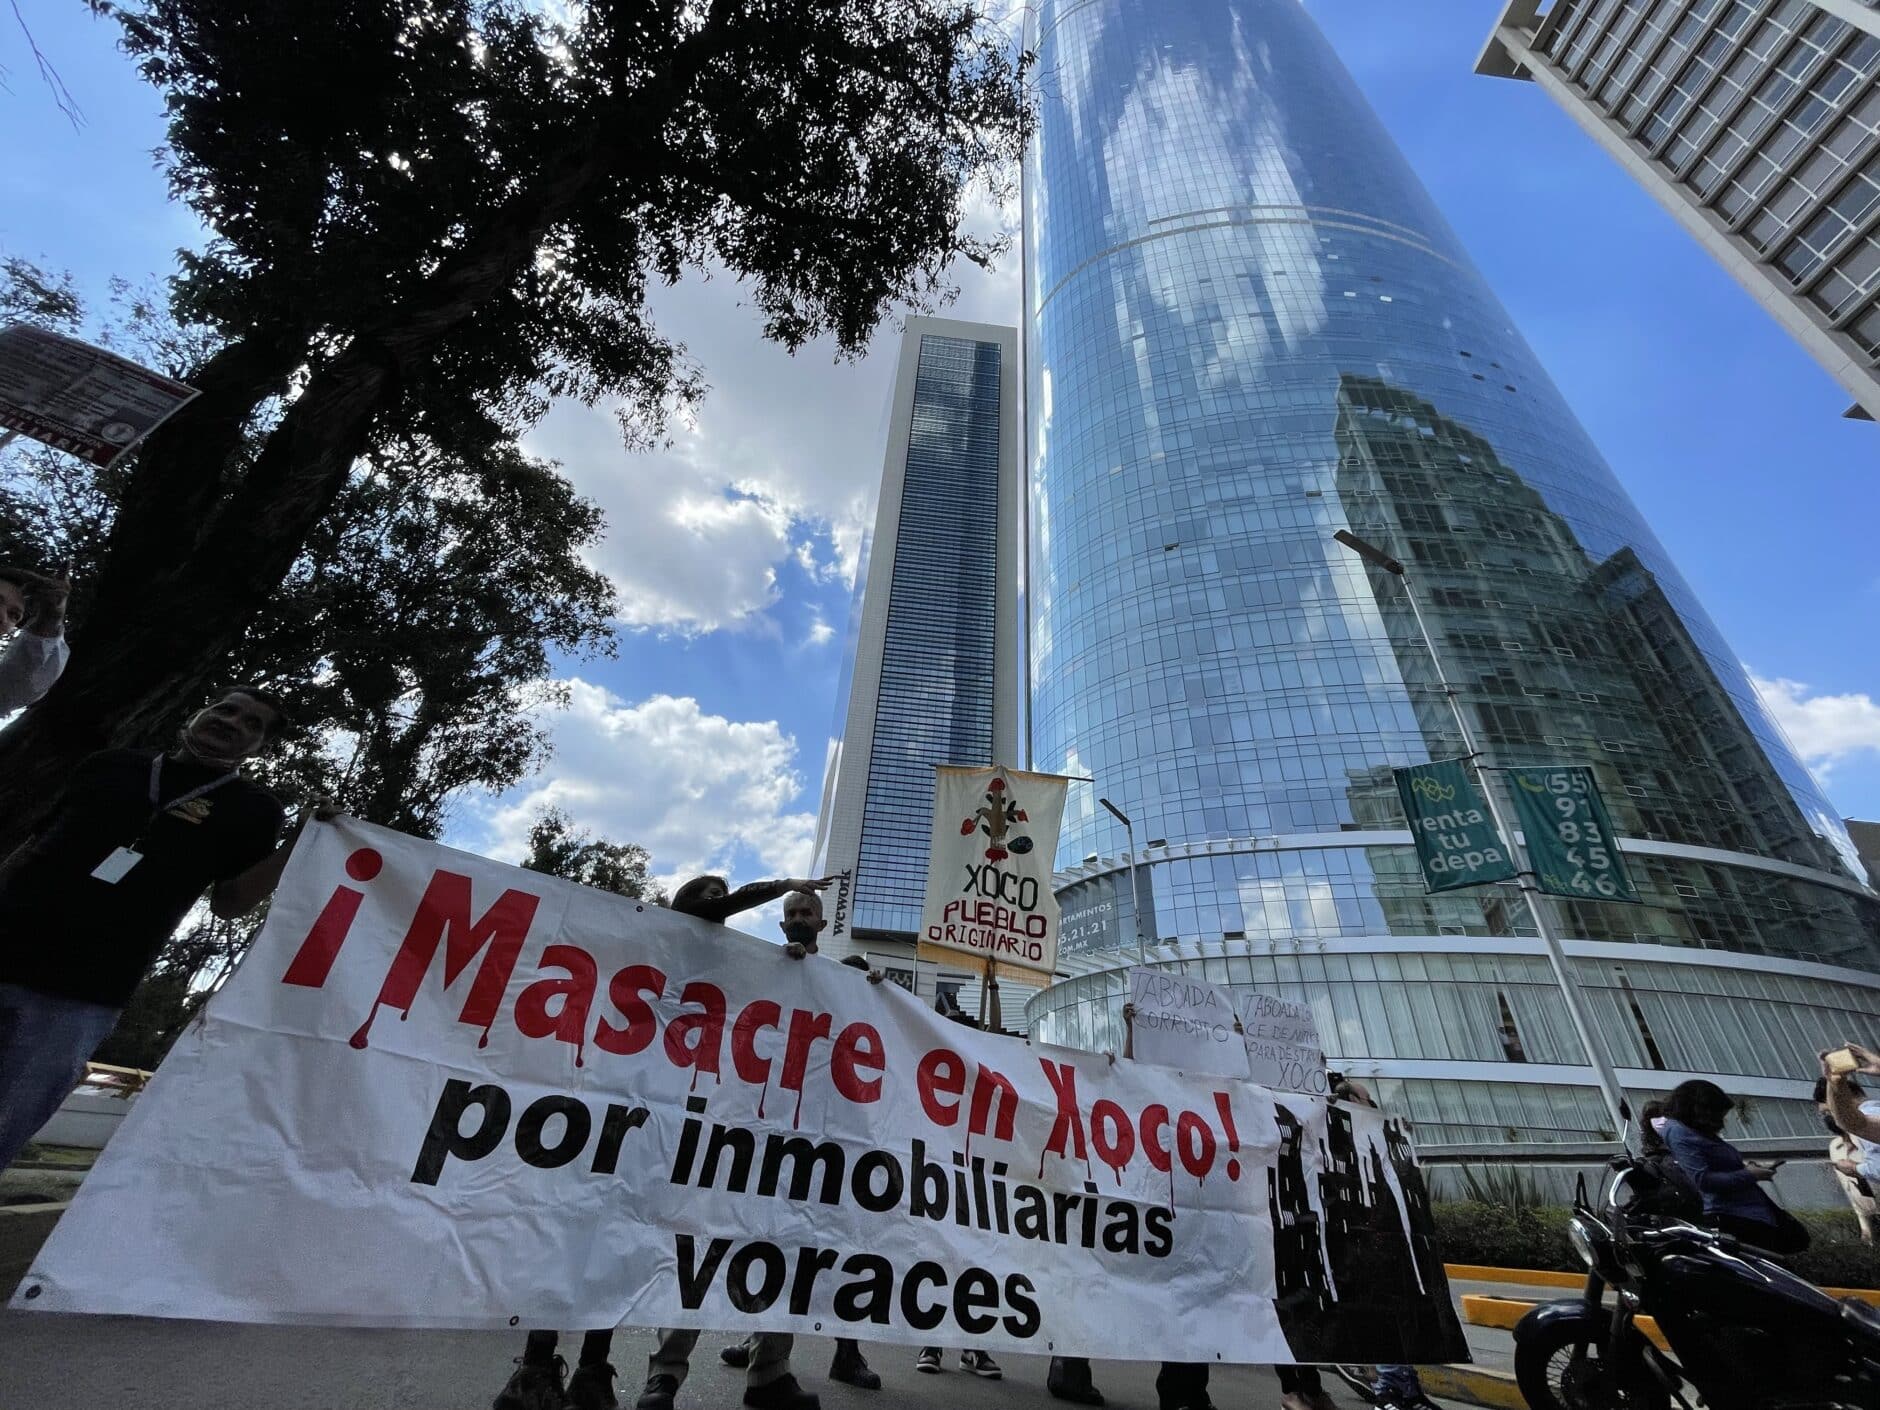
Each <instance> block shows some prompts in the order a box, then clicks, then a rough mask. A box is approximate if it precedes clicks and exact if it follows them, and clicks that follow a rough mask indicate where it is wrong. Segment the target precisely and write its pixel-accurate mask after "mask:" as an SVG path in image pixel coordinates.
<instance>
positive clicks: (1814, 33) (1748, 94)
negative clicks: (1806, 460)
mask: <svg viewBox="0 0 1880 1410" xmlns="http://www.w3.org/2000/svg"><path fill="white" fill-rule="evenodd" d="M1476 72H1478V73H1485V74H1490V75H1493V76H1496V77H1502V78H1525V79H1532V80H1533V81H1534V82H1535V83H1536V84H1537V85H1538V86H1539V87H1540V88H1541V89H1542V90H1543V91H1544V92H1545V93H1546V94H1547V96H1548V97H1550V98H1552V99H1553V100H1554V101H1555V102H1556V103H1559V104H1560V105H1561V106H1562V107H1563V108H1565V109H1566V110H1567V112H1568V113H1569V114H1570V115H1571V116H1572V117H1573V119H1574V121H1575V122H1577V123H1578V124H1579V125H1580V126H1581V127H1582V128H1583V129H1584V130H1585V131H1586V132H1587V134H1588V135H1589V136H1591V137H1592V138H1593V139H1594V140H1595V141H1596V142H1598V143H1599V144H1600V146H1602V147H1604V148H1605V149H1606V151H1607V152H1608V153H1610V154H1611V155H1612V156H1613V158H1614V159H1615V160H1617V161H1618V162H1619V164H1620V165H1621V166H1622V167H1624V168H1625V170H1626V172H1627V173H1628V174H1629V175H1630V176H1632V177H1633V178H1635V179H1636V180H1637V181H1638V182H1639V183H1640V184H1641V185H1642V186H1644V187H1645V188H1646V190H1648V191H1650V192H1651V193H1652V195H1653V196H1654V197H1655V198H1656V199H1657V200H1658V201H1659V202H1660V203H1661V204H1662V205H1663V206H1664V207H1665V208H1666V209H1667V210H1669V211H1670V212H1671V214H1672V215H1674V216H1675V217H1677V219H1678V220H1679V222H1680V223H1682V224H1683V225H1684V227H1685V228H1686V229H1687V230H1689V231H1690V232H1691V234H1692V235H1694V236H1695V237H1696V238H1697V240H1698V242H1699V243H1700V244H1701V245H1703V246H1704V248H1705V249H1707V250H1708V251H1709V252H1710V253H1711V254H1712V255H1713V256H1714V257H1715V258H1716V259H1717V260H1718V261H1719V262H1720V263H1721V264H1722V265H1723V266H1724V268H1725V269H1726V270H1728V271H1729V272H1730V273H1731V274H1732V275H1733V276H1734V277H1735V278H1737V279H1738V280H1740V281H1741V282H1742V284H1743V285H1744V287H1745V288H1747V289H1748V290H1749V291H1750V292H1751V293H1752V294H1754V295H1755V296H1756V298H1757V299H1758V300H1759V301H1761V303H1762V304H1763V305H1764V306H1765V307H1767V308H1768V309H1769V311H1770V312H1771V313H1772V314H1774V315H1775V317H1776V319H1777V320H1778V321H1779V322H1781V323H1782V324H1783V326H1784V327H1786V328H1787V329H1788V330H1789V332H1790V333H1791V334H1793V335H1794V336H1795V337H1796V339H1797V340H1798V341H1800V342H1801V344H1802V345H1803V346H1804V347H1805V348H1807V349H1808V351H1809V352H1810V353H1812V354H1813V355H1814V356H1815V357H1816V358H1817V359H1818V360H1819V361H1820V362H1821V364H1822V366H1823V367H1825V368H1826V369H1827V370H1828V371H1829V372H1830V373H1831V374H1833V376H1834V377H1835V378H1836V379H1837V380H1839V381H1840V383H1841V385H1842V386H1843V387H1845V388H1846V389H1847V390H1848V393H1849V394H1850V395H1851V396H1852V397H1853V398H1854V400H1855V404H1856V406H1857V407H1858V408H1859V409H1860V411H1861V412H1862V413H1864V415H1865V416H1867V417H1869V418H1871V417H1875V416H1880V82H1877V81H1876V76H1877V75H1880V9H1876V8H1875V7H1874V6H1873V5H1871V4H1868V3H1865V0H1861V2H1860V3H1855V0H1770V3H1766V4H1765V3H1763V0H1552V2H1551V4H1544V0H1509V3H1508V4H1507V7H1506V9H1505V10H1504V11H1503V12H1502V16H1501V19H1500V20H1499V21H1498V22H1497V24H1496V26H1495V31H1494V33H1493V34H1492V35H1491V36H1490V37H1489V41H1488V45H1487V47H1486V48H1485V49H1484V50H1483V52H1482V57H1481V59H1480V60H1479V61H1478V62H1477V65H1476Z"/></svg>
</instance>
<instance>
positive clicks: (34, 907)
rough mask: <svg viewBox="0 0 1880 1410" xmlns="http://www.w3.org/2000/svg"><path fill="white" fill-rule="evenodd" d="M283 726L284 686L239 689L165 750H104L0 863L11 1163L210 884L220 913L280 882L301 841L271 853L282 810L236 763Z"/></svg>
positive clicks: (3, 1144) (1, 1074)
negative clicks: (278, 691) (275, 690)
mask: <svg viewBox="0 0 1880 1410" xmlns="http://www.w3.org/2000/svg"><path fill="white" fill-rule="evenodd" d="M287 724H288V718H287V712H286V709H285V707H284V706H283V705H282V703H281V702H280V701H279V700H278V699H277V698H276V697H275V696H273V695H271V694H269V693H268V692H267V691H265V690H259V689H256V688H253V687H249V686H244V687H242V688H240V689H238V690H231V691H229V692H227V693H226V694H225V695H223V696H222V698H221V699H220V700H218V701H216V702H215V703H214V704H212V705H210V706H208V707H207V708H205V709H203V710H201V711H199V712H198V713H197V714H196V715H194V716H193V717H192V718H191V719H190V721H189V723H188V724H187V725H185V726H184V728H183V730H182V733H181V736H180V737H179V739H178V741H177V745H176V747H175V748H174V749H172V750H170V751H169V752H168V753H160V752H154V751H150V750H143V749H108V750H105V751H104V752H102V753H98V754H93V755H92V756H91V757H90V758H88V759H86V760H85V761H84V763H82V764H80V765H79V766H78V768H77V770H76V771H75V772H74V773H73V775H72V778H71V781H70V782H69V783H68V784H67V785H66V789H65V793H64V796H63V797H61V799H60V800H59V803H58V805H57V807H56V808H55V809H54V810H53V812H52V815H51V817H50V818H49V819H48V820H47V822H46V824H45V826H44V827H43V828H42V829H41V831H40V832H39V833H38V835H37V836H35V837H33V838H32V839H30V840H29V841H27V842H26V843H24V844H22V845H21V847H20V849H19V850H18V851H17V852H15V853H14V854H13V856H11V857H10V858H8V859H7V861H6V863H5V864H4V865H3V866H0V1167H5V1166H6V1165H7V1164H9V1163H10V1162H11V1161H12V1160H13V1158H14V1157H15V1156H16V1155H18V1154H19V1150H20V1147H21V1146H23V1145H25V1144H26V1142H27V1141H28V1140H29V1139H31V1137H32V1136H33V1134H34V1133H35V1132H37V1131H38V1129H39V1128H40V1127H41V1126H43V1125H44V1124H45V1123H46V1122H47V1121H48V1120H50V1119H51V1117H52V1114H53V1113H54V1112H55V1111H57V1110H58V1108H59V1104H60V1103H61V1102H63V1101H64V1100H65V1098H66V1096H67V1095H68V1094H69V1093H70V1092H71V1090H72V1088H73V1086H74V1085H75V1084H76V1083H77V1082H78V1080H79V1079H80V1078H81V1077H83V1076H84V1073H85V1064H86V1062H87V1061H89V1060H90V1058H91V1055H92V1053H93V1052H94V1051H96V1049H97V1047H98V1045H99V1044H100V1043H102V1042H103V1041H104V1040H105V1038H106V1037H108V1036H109V1035H110V1033H111V1030H112V1028H113V1027H114V1026H115V1025H116V1023H117V1018H118V1014H119V1012H120V1011H121V1010H122V1009H123V1007H124V1005H125V1003H126V1002H127V1001H128V1000H129V999H130V997H131V994H132V992H133V991H134V990H135V989H136V988H137V985H138V983H139V982H140V981H141V980H142V979H143V976H144V971H145V970H146V969H148V968H149V967H150V963H151V961H152V960H153V959H154V958H155V957H156V954H157V951H158V950H159V949H161V948H162V945H163V942H164V941H165V940H167V939H168V938H169V936H170V934H171V932H172V931H174V930H175V929H176V927H177V925H178V924H179V923H180V922H181V921H182V919H183V917H184V915H185V914H187V913H188V911H189V908H190V907H191V906H193V905H195V903H196V901H197V899H198V898H199V897H200V896H201V895H202V893H203V890H204V888H206V887H211V886H212V887H213V890H212V892H211V896H210V908H211V909H212V910H213V911H214V912H215V914H216V915H217V916H220V917H223V918H231V917H234V916H238V915H243V914H246V913H247V912H248V911H251V910H253V909H254V908H255V907H256V906H257V905H259V904H260V903H261V902H262V901H263V900H265V899H266V898H267V896H268V895H269V893H270V892H272V891H273V889H274V887H275V884H276V883H277V882H278V881H279V880H280V877H281V871H282V868H283V867H284V866H285V865H286V860H287V853H288V850H289V848H290V847H291V845H292V841H293V839H292V838H289V842H288V846H285V847H282V848H280V849H279V850H278V851H277V850H276V849H275V845H274V844H275V839H276V838H277V837H278V836H279V835H280V831H281V823H282V820H283V814H282V810H281V805H280V804H279V803H278V802H277V801H276V800H275V798H274V796H273V795H272V794H270V793H268V792H267V791H266V790H265V789H263V788H262V787H261V786H260V785H258V784H255V783H252V782H250V781H249V780H247V779H245V778H243V777H242V776H241V766H242V763H243V762H244V761H245V760H247V759H249V758H251V757H253V756H254V755H255V754H257V753H259V752H260V751H261V750H262V749H264V748H266V747H267V745H269V744H270V743H272V742H273V741H274V740H276V739H278V738H279V737H280V735H281V733H282V731H283V730H285V729H286V727H287ZM316 812H318V813H320V814H321V815H326V814H325V810H324V807H323V806H322V807H321V808H319V809H316V808H313V807H309V808H308V809H306V810H305V811H303V812H302V814H301V819H300V823H298V824H296V827H295V835H296V836H297V835H298V832H299V827H300V826H301V825H302V824H304V823H305V822H306V820H307V818H308V817H309V816H313V815H315V814H316Z"/></svg>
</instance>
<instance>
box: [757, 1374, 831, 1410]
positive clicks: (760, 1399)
mask: <svg viewBox="0 0 1880 1410" xmlns="http://www.w3.org/2000/svg"><path fill="white" fill-rule="evenodd" d="M744 1403H745V1404H746V1405H748V1406H750V1407H751V1410H822V1401H820V1400H818V1399H817V1398H816V1397H815V1396H813V1395H811V1394H810V1393H809V1392H808V1391H806V1390H804V1389H803V1387H802V1386H800V1385H798V1384H797V1383H796V1377H795V1376H779V1377H777V1379H776V1380H774V1381H772V1382H771V1383H770V1384H769V1385H762V1386H746V1387H745V1388H744Z"/></svg>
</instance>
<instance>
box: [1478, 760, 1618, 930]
mask: <svg viewBox="0 0 1880 1410" xmlns="http://www.w3.org/2000/svg"><path fill="white" fill-rule="evenodd" d="M1508 775H1509V777H1510V778H1511V779H1512V780H1513V782H1514V787H1513V788H1512V789H1510V790H1509V791H1510V792H1511V793H1512V794H1513V795H1514V810H1515V815H1516V817H1518V818H1519V819H1520V822H1521V832H1522V835H1523V836H1524V837H1525V838H1526V840H1527V853H1528V865H1529V866H1530V867H1532V868H1533V870H1534V874H1535V877H1536V878H1537V880H1538V882H1539V885H1540V888H1541V890H1543V891H1546V892H1550V893H1551V894H1553V895H1555V896H1574V897H1577V898H1579V899H1580V900H1583V901H1636V900H1638V892H1637V890H1636V889H1634V887H1633V885H1632V878H1631V877H1629V876H1627V875H1626V870H1625V862H1624V861H1623V860H1622V859H1621V858H1620V856H1619V840H1618V837H1617V836H1616V835H1615V834H1614V832H1613V830H1612V819H1611V818H1609V817H1608V816H1607V815H1606V804H1605V801H1604V800H1603V799H1602V798H1601V797H1600V796H1599V786H1598V785H1597V784H1596V783H1595V782H1594V781H1593V771H1592V770H1591V769H1588V768H1582V767H1577V766H1569V767H1565V768H1557V769H1510V770H1509V771H1508Z"/></svg>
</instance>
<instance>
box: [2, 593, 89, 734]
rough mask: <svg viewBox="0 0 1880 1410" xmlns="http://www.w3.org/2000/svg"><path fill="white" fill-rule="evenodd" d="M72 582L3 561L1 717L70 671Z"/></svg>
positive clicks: (42, 692) (25, 704) (40, 695)
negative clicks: (67, 629) (68, 612)
mask: <svg viewBox="0 0 1880 1410" xmlns="http://www.w3.org/2000/svg"><path fill="white" fill-rule="evenodd" d="M71 591H72V584H71V583H70V582H69V581H68V580H67V579H66V577H65V576H64V574H60V575H59V576H58V577H56V578H48V577H45V576H44V575H43V574H40V573H34V572H30V571H28V570H27V569H25V568H9V567H7V566H6V565H4V564H0V640H4V639H6V638H8V637H10V638H11V640H7V642H6V645H5V647H3V648H0V715H6V714H10V713H12V712H13V711H15V710H21V709H24V708H25V707H26V706H28V705H31V704H33V703H34V702H36V701H37V700H39V699H40V697H42V696H43V695H45V693H46V692H47V691H48V690H51V689H52V683H53V682H54V681H56V680H58V678H59V675H60V673H61V672H62V671H64V670H65V663H66V661H67V660H68V659H70V657H71V655H72V650H71V648H70V647H68V646H67V645H66V644H65V599H66V598H67V596H69V595H70V593H71Z"/></svg>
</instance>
